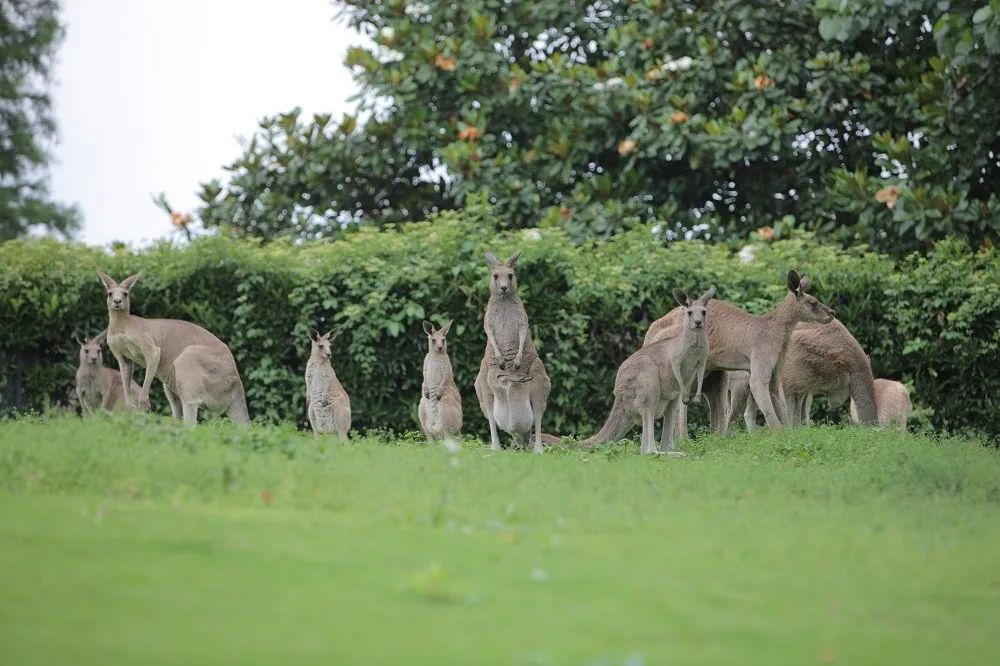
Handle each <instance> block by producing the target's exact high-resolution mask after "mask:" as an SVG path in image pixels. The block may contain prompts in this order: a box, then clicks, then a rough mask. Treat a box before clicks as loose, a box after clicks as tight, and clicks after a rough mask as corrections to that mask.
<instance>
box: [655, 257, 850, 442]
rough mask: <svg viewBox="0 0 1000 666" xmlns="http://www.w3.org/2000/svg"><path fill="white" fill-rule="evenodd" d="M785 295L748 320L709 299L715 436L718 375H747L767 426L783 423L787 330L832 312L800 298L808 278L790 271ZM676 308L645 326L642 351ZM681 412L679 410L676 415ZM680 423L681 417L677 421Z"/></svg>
mask: <svg viewBox="0 0 1000 666" xmlns="http://www.w3.org/2000/svg"><path fill="white" fill-rule="evenodd" d="M786 284H787V286H788V295H787V296H786V297H785V300H784V301H782V302H781V303H780V304H779V305H778V307H776V308H775V309H774V310H772V311H771V312H768V313H767V314H763V315H752V314H750V313H749V312H747V311H745V310H742V309H740V308H738V307H736V306H735V305H731V304H730V303H726V302H724V301H718V300H713V301H710V302H709V304H708V361H707V366H706V367H707V370H708V372H709V373H710V375H709V376H708V377H706V378H705V380H706V382H707V386H708V389H707V390H706V395H707V396H708V399H709V408H710V409H711V418H712V425H713V427H714V429H715V430H716V432H719V433H724V432H726V430H727V428H728V424H729V405H728V404H727V400H728V395H724V394H725V393H726V392H725V390H724V384H725V382H724V381H722V379H721V378H722V375H721V373H718V372H717V371H719V370H748V371H749V372H750V391H751V393H752V394H753V396H754V399H755V400H756V401H757V404H758V406H759V408H760V409H761V411H763V412H764V419H765V420H766V421H767V425H768V426H770V427H772V428H777V427H780V426H781V425H782V424H783V423H786V424H787V423H788V422H789V421H788V417H787V415H786V414H785V396H784V390H783V388H782V385H781V364H782V361H783V360H784V356H785V350H786V349H787V348H788V342H789V340H790V339H791V336H792V331H793V330H794V329H795V325H796V324H798V323H799V322H820V323H824V324H825V323H827V322H830V321H833V318H834V312H833V310H832V309H831V308H829V307H827V306H825V305H823V304H822V303H820V302H819V301H818V300H817V299H816V298H814V297H813V296H811V295H809V294H807V293H806V290H807V289H808V288H809V279H808V278H806V277H805V276H803V277H801V278H800V277H799V274H798V273H796V272H795V271H794V270H790V271H788V276H787V279H786ZM682 316H683V309H682V308H674V309H673V310H671V311H670V312H668V313H667V314H666V315H664V316H663V317H660V318H659V319H657V320H656V321H655V322H653V324H652V325H651V326H650V327H649V330H648V331H647V332H646V337H645V339H644V341H643V346H646V345H650V344H652V343H654V342H656V341H657V340H659V339H660V338H661V337H663V336H664V335H669V333H667V331H669V330H670V329H671V328H673V327H674V326H677V325H678V323H679V322H680V318H681V317H682ZM683 409H684V408H683V407H681V410H683ZM680 418H682V419H683V415H682V416H681V417H680Z"/></svg>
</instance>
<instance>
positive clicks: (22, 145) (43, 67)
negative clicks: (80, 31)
mask: <svg viewBox="0 0 1000 666" xmlns="http://www.w3.org/2000/svg"><path fill="white" fill-rule="evenodd" d="M57 12H58V2H56V0H4V2H2V3H0V241H4V240H7V239H10V238H16V237H18V236H21V235H23V234H25V233H27V232H28V231H30V230H32V229H39V228H41V229H45V230H48V231H55V232H58V233H61V234H63V235H68V234H70V233H71V232H73V231H74V230H75V229H76V228H77V227H78V226H79V220H78V219H77V212H76V210H75V209H73V208H72V207H68V206H65V205H62V204H58V203H55V202H53V201H51V200H50V199H49V192H48V179H47V174H46V172H45V167H46V165H47V164H48V160H49V155H48V152H47V150H46V141H47V140H48V139H50V138H51V137H52V135H53V134H54V133H55V123H54V122H53V121H52V117H51V102H50V100H49V95H48V91H47V90H46V89H45V86H46V84H48V82H49V75H50V72H51V68H52V61H53V58H54V57H55V51H56V47H57V46H58V45H59V42H60V40H61V39H62V27H61V26H60V25H59V21H58V18H57V16H56V14H57Z"/></svg>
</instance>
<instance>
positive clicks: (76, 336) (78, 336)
mask: <svg viewBox="0 0 1000 666" xmlns="http://www.w3.org/2000/svg"><path fill="white" fill-rule="evenodd" d="M73 342H75V343H76V344H78V345H80V346H81V347H82V346H84V345H85V344H87V336H85V335H83V334H82V333H80V331H79V330H76V331H73Z"/></svg>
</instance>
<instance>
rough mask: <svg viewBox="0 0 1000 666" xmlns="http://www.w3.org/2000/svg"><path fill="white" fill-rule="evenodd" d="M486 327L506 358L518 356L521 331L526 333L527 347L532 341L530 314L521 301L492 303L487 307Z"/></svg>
mask: <svg viewBox="0 0 1000 666" xmlns="http://www.w3.org/2000/svg"><path fill="white" fill-rule="evenodd" d="M486 325H487V328H488V330H489V333H490V335H491V337H492V338H493V342H495V343H496V345H497V347H498V348H499V349H500V351H501V353H503V355H504V356H507V355H508V354H516V353H517V348H518V345H519V344H520V342H521V339H520V334H521V331H525V343H524V344H525V346H527V345H528V344H529V343H530V342H531V339H530V337H529V334H528V333H527V331H526V329H527V328H528V314H527V313H526V312H525V311H524V306H523V305H521V303H520V301H513V300H512V301H510V302H507V301H492V300H491V301H490V302H489V303H487V306H486Z"/></svg>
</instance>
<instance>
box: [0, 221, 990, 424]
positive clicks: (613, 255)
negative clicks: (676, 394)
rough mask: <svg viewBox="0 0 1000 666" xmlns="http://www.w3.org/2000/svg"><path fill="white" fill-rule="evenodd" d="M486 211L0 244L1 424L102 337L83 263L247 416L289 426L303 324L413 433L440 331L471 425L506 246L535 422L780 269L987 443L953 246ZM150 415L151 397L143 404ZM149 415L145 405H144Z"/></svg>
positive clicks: (968, 287) (985, 305) (975, 353)
mask: <svg viewBox="0 0 1000 666" xmlns="http://www.w3.org/2000/svg"><path fill="white" fill-rule="evenodd" d="M498 226H499V225H498V222H497V220H496V219H495V218H494V217H493V214H492V213H491V212H490V211H489V210H488V209H486V208H478V207H474V208H472V209H469V210H467V211H466V212H464V213H455V212H447V213H443V214H440V215H438V216H437V217H434V218H432V219H431V220H429V221H426V222H419V223H413V224H407V225H404V227H403V228H402V229H391V228H390V229H384V230H376V229H373V228H362V229H359V230H357V231H355V232H352V233H350V234H348V235H346V236H345V237H344V238H343V239H341V240H338V241H336V242H311V243H301V244H292V243H287V242H275V243H271V244H268V245H266V246H265V245H261V244H259V243H257V242H253V241H241V240H234V239H227V238H225V237H211V238H204V239H200V240H198V241H195V242H193V243H191V244H190V245H186V246H177V245H175V244H172V243H169V242H163V243H160V244H158V245H155V246H153V247H152V248H150V249H147V250H143V251H141V252H128V251H125V252H121V253H117V254H112V253H108V252H106V251H103V250H100V249H95V248H90V247H85V246H82V245H78V244H72V243H62V242H57V241H54V240H50V239H41V240H32V241H13V242H9V243H7V244H5V245H2V246H0V299H2V300H0V302H2V303H4V306H3V308H2V309H0V369H2V372H3V378H4V385H3V388H2V391H0V393H2V397H3V402H2V405H0V413H10V412H12V411H15V410H27V409H35V410H42V409H45V408H46V407H47V406H58V405H67V404H71V403H72V384H73V372H74V367H75V364H76V358H77V349H76V347H75V345H74V343H73V342H72V336H73V333H74V331H76V330H81V331H85V332H86V333H88V334H91V335H92V334H94V333H96V332H98V331H100V330H102V329H103V328H104V326H105V325H106V323H107V313H106V310H105V305H104V291H103V288H102V286H101V284H100V281H99V280H98V278H97V277H96V276H95V275H94V269H95V268H98V267H103V268H105V269H107V270H108V271H109V272H110V273H111V274H112V275H114V276H116V277H123V276H124V275H126V274H129V273H132V272H135V271H138V270H140V269H141V270H144V271H145V272H146V276H145V277H144V278H143V279H142V281H140V282H139V284H138V287H137V288H136V290H135V296H134V301H133V302H134V308H135V312H136V314H139V315H142V316H147V317H178V318H183V319H189V320H192V321H195V322H197V323H199V324H201V325H203V326H206V327H207V328H209V329H211V330H212V331H214V332H215V333H217V334H218V335H219V336H220V337H221V338H222V339H223V340H225V341H226V342H228V343H229V345H230V346H231V347H232V349H233V352H234V353H235V355H236V359H237V362H238V364H239V367H240V370H241V373H242V375H243V379H244V385H245V386H246V390H247V397H248V400H249V404H250V411H251V414H252V416H254V417H256V418H258V419H263V420H267V421H282V420H294V421H297V422H298V423H300V424H302V423H303V422H304V419H305V396H304V392H303V378H302V376H303V372H304V368H305V362H306V359H307V357H308V353H309V344H308V337H307V329H308V327H310V326H316V327H319V328H324V327H325V328H335V327H336V328H342V329H343V335H342V336H341V337H340V338H339V339H338V342H337V343H336V344H335V347H336V349H335V350H334V359H333V362H334V365H335V367H336V368H337V372H338V374H339V375H340V377H341V380H342V381H343V383H344V385H345V387H346V388H347V390H348V391H349V392H350V393H351V396H352V405H353V408H354V414H355V416H354V422H355V425H356V427H359V428H362V429H364V428H372V427H378V428H386V429H390V430H395V431H404V430H409V429H414V428H415V427H416V425H417V419H416V405H417V401H418V395H419V387H420V383H421V362H422V358H423V354H424V353H425V351H426V338H425V336H424V334H423V332H422V330H421V327H420V322H421V320H423V319H425V318H426V319H431V320H432V321H435V322H436V323H438V324H440V323H442V322H443V321H444V320H446V319H449V318H454V319H455V325H454V326H453V327H452V333H451V334H450V336H449V337H450V351H451V354H452V358H453V363H454V367H455V374H456V380H457V382H458V385H459V387H460V389H461V390H462V394H463V399H464V408H465V413H466V423H467V424H468V425H467V429H469V430H470V431H472V432H475V431H478V432H480V433H483V432H484V431H485V419H483V417H482V415H481V413H480V410H479V406H478V403H477V402H476V399H475V392H474V390H473V387H472V384H473V380H474V378H475V373H476V371H477V370H478V365H479V360H480V358H481V354H482V352H483V349H484V346H485V337H484V334H483V332H482V323H481V322H482V313H483V310H484V308H485V305H486V300H487V297H488V287H487V275H488V273H487V271H486V269H485V264H484V262H483V259H482V253H483V251H484V250H486V249H492V250H494V251H496V252H497V253H498V254H503V253H509V252H511V251H513V250H514V249H516V248H521V249H523V251H524V252H523V254H522V258H521V261H520V262H519V264H518V267H519V277H520V285H521V295H522V298H523V299H524V301H525V305H526V307H527V310H528V315H529V317H530V320H531V323H532V334H533V335H534V337H535V340H536V344H537V345H538V346H539V349H540V351H541V353H542V356H543V359H544V360H545V363H546V365H547V368H548V372H549V375H550V376H551V377H552V381H553V387H554V389H553V391H552V395H551V397H550V403H549V411H548V412H547V415H546V417H545V428H546V430H548V431H550V432H556V433H584V432H588V431H591V430H593V429H594V428H596V427H597V426H598V425H599V422H600V420H601V419H603V417H604V415H605V414H606V413H607V410H608V408H609V406H610V399H611V389H612V386H613V383H614V375H615V372H616V370H617V368H618V365H619V364H620V363H621V362H622V360H624V359H625V358H626V357H627V356H628V355H629V354H630V353H632V352H633V351H634V350H635V349H636V348H637V347H638V346H639V344H640V343H641V339H642V335H643V333H644V332H645V330H646V329H647V327H648V326H649V324H650V322H651V321H653V320H654V319H655V318H657V317H659V316H660V315H662V314H663V313H665V312H666V311H668V310H669V309H670V308H671V307H673V302H672V298H671V296H670V289H671V288H672V287H674V286H680V287H683V288H685V289H687V290H690V291H697V292H700V291H702V290H704V289H705V288H707V287H708V285H709V284H715V285H716V286H717V287H718V289H719V296H720V297H721V298H724V299H726V300H730V301H733V302H735V303H738V304H741V305H743V306H745V307H747V308H748V309H749V310H751V311H754V312H763V311H766V310H768V309H769V308H771V307H773V305H774V304H775V303H776V302H777V301H778V300H779V299H781V298H782V297H783V296H784V293H785V291H784V286H783V284H784V273H785V271H787V269H788V268H789V267H796V268H798V269H799V270H800V271H803V272H805V273H807V274H808V275H810V277H811V278H812V279H813V284H814V285H815V287H814V288H813V291H814V293H815V294H816V295H817V296H818V297H819V298H821V299H822V300H824V301H825V302H827V303H829V304H830V305H831V306H832V307H834V308H836V310H837V312H838V316H839V317H840V318H841V319H842V320H843V321H844V322H845V324H846V325H847V326H848V327H849V328H850V329H851V330H852V331H853V332H854V334H855V336H856V337H857V338H858V340H859V341H860V342H861V344H862V346H864V347H865V348H866V349H868V350H870V351H871V352H872V354H873V363H874V366H875V369H876V374H878V375H880V376H886V377H893V378H899V379H903V380H906V381H909V382H911V383H912V384H913V385H914V386H915V388H916V394H915V399H916V400H917V401H918V402H927V403H929V404H930V405H931V406H932V407H933V408H934V409H935V410H936V411H935V416H934V419H935V425H937V426H939V427H945V428H949V429H953V430H964V429H975V430H980V431H983V432H989V433H997V432H998V426H997V425H996V424H995V423H994V422H993V420H992V419H991V414H992V413H995V412H996V397H995V396H996V395H997V394H998V393H1000V376H998V374H997V372H996V368H995V365H996V360H997V358H998V354H997V350H998V348H1000V345H998V337H997V336H998V333H997V324H998V319H1000V291H998V290H1000V287H998V284H1000V281H998V279H997V278H998V272H1000V258H998V253H997V252H996V251H988V252H986V251H984V252H980V253H979V254H976V255H970V254H968V253H967V252H965V251H963V249H962V248H963V247H964V246H963V244H962V243H961V242H959V241H953V242H947V243H942V244H941V245H940V246H939V247H938V248H937V249H935V250H934V251H932V252H931V253H930V255H929V256H928V257H926V258H919V259H918V258H914V259H910V260H906V261H904V262H902V263H901V264H899V265H898V266H897V265H896V264H895V262H893V261H892V260H890V259H888V258H886V257H884V256H881V255H877V254H874V253H871V252H867V251H864V250H862V249H857V250H842V249H840V248H837V247H833V246H829V245H822V244H818V243H816V242H815V241H814V240H813V239H812V238H811V237H810V236H808V235H802V236H799V237H795V238H792V239H787V240H780V241H776V242H773V243H770V244H767V243H757V244H754V245H753V250H754V253H755V258H754V259H753V260H752V261H750V262H748V263H744V262H743V261H742V260H741V259H740V258H739V256H738V255H735V254H733V253H732V252H731V251H729V250H728V249H727V248H725V247H724V246H720V245H713V244H708V243H704V242H701V241H683V242H675V243H672V244H669V245H666V246H664V245H663V244H662V243H661V242H659V241H657V240H655V238H654V234H653V232H652V229H651V228H649V227H646V226H641V227H637V228H635V229H632V230H629V231H627V232H624V233H622V234H619V235H617V236H615V237H614V238H613V239H611V240H609V241H606V242H590V243H587V244H584V245H582V246H577V245H574V244H572V243H569V242H567V237H566V234H565V232H563V231H561V230H558V229H544V230H537V229H529V230H523V231H505V232H502V233H499V234H498V233H497V231H496V229H497V227H498ZM153 397H154V399H155V400H158V401H159V403H158V406H159V408H160V409H165V403H164V402H163V397H162V392H161V391H159V390H156V391H154V396H153ZM156 404H157V403H154V405H156Z"/></svg>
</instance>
